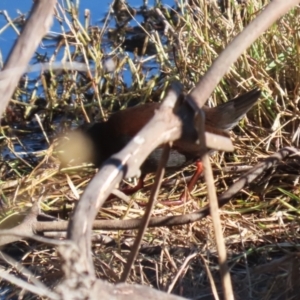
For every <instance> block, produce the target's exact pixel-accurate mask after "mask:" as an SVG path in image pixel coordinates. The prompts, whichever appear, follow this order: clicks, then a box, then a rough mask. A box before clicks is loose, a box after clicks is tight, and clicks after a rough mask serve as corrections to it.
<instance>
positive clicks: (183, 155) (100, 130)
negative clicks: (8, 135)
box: [65, 89, 261, 176]
mask: <svg viewBox="0 0 300 300" xmlns="http://www.w3.org/2000/svg"><path fill="white" fill-rule="evenodd" d="M260 94H261V93H260V91H259V90H258V89H254V90H251V91H250V92H247V93H245V94H243V95H241V96H239V97H237V98H235V99H233V100H231V101H228V102H226V103H223V104H221V105H219V106H216V107H212V108H210V107H207V106H204V107H203V110H204V112H205V127H206V128H205V130H206V131H208V132H212V133H215V131H216V130H217V131H218V132H219V131H222V132H227V131H229V130H230V129H231V128H232V127H234V126H235V125H237V123H238V122H239V120H240V119H241V118H242V117H243V116H244V115H245V114H246V113H247V112H248V110H249V109H250V108H251V107H252V106H253V105H254V104H255V103H256V102H257V100H258V98H259V96H260ZM159 106H160V104H159V103H147V104H142V105H139V106H135V107H131V108H127V109H125V110H121V111H118V112H116V113H114V114H112V115H111V116H110V118H109V119H108V121H106V122H101V123H95V124H92V125H90V126H88V127H87V128H85V129H84V130H83V133H84V136H85V138H86V142H83V143H82V144H83V146H84V147H85V150H86V149H87V148H88V147H87V144H86V143H90V147H91V149H92V156H90V157H89V158H88V160H89V162H92V163H94V164H95V166H97V167H99V166H101V164H102V163H103V162H104V161H105V160H106V159H108V158H109V157H110V156H112V155H113V154H115V153H117V152H119V151H120V150H121V149H122V148H123V147H124V146H125V145H126V144H127V142H128V141H129V140H130V139H131V138H132V137H133V136H135V135H136V134H137V133H138V132H139V130H140V129H141V128H142V127H143V126H144V125H145V124H146V123H147V122H148V121H149V120H150V119H151V118H152V117H153V115H154V112H155V110H156V109H158V108H159ZM181 117H182V118H183V119H184V128H183V132H184V133H185V132H186V133H187V135H190V136H188V137H187V136H185V137H184V138H182V139H179V140H178V141H175V142H174V144H173V148H172V150H171V153H170V156H169V160H168V163H167V166H166V167H167V169H180V168H181V167H182V166H184V165H186V164H188V163H191V162H193V161H196V160H197V159H198V158H199V154H198V153H197V152H195V150H194V149H195V148H193V150H191V149H189V147H188V145H189V143H186V140H191V141H195V140H197V136H198V133H197V131H196V130H190V129H191V128H193V126H194V120H193V113H192V109H191V108H190V107H188V106H187V105H186V108H185V110H183V116H181ZM185 128H186V129H185ZM73 148H74V147H73ZM83 151H84V150H80V151H79V153H78V154H77V155H78V156H81V155H82V152H83ZM65 152H67V151H65ZM160 153H161V148H158V149H156V150H154V151H153V152H152V153H151V154H150V156H149V157H148V158H147V159H146V161H145V162H144V164H143V165H142V167H141V173H142V176H143V175H145V174H147V173H151V172H155V170H156V168H157V165H158V161H159V159H160ZM67 155H68V152H67ZM71 156H73V155H71Z"/></svg>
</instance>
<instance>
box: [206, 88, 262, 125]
mask: <svg viewBox="0 0 300 300" xmlns="http://www.w3.org/2000/svg"><path fill="white" fill-rule="evenodd" d="M260 95H261V91H260V90H259V89H253V90H251V91H249V92H247V93H245V94H243V95H241V96H239V97H236V98H234V99H232V100H230V101H228V102H225V103H223V104H221V105H218V106H216V107H213V108H207V107H205V108H204V111H205V117H206V124H207V125H210V126H213V127H216V128H218V129H222V130H229V129H231V128H232V127H234V126H235V125H236V124H237V123H238V122H239V121H240V120H241V119H242V118H243V116H244V115H245V114H246V113H247V112H248V110H249V109H250V108H251V107H252V106H253V105H254V104H255V103H256V102H257V100H258V98H259V96H260Z"/></svg>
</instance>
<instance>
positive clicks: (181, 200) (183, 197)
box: [161, 160, 203, 206]
mask: <svg viewBox="0 0 300 300" xmlns="http://www.w3.org/2000/svg"><path fill="white" fill-rule="evenodd" d="M202 172H203V164H202V162H201V161H200V160H197V161H196V171H195V173H194V174H193V176H192V178H191V179H190V181H189V183H188V185H187V187H186V188H185V190H184V192H183V193H182V194H181V196H180V198H179V200H175V201H171V200H166V201H162V202H161V203H162V204H164V205H167V206H173V205H181V204H183V203H184V202H186V201H187V198H188V195H189V193H190V192H191V191H192V190H193V188H194V186H195V184H196V182H197V181H198V179H199V177H200V176H201V174H202Z"/></svg>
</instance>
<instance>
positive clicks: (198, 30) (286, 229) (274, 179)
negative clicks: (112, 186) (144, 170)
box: [1, 0, 300, 300]
mask: <svg viewBox="0 0 300 300" xmlns="http://www.w3.org/2000/svg"><path fill="white" fill-rule="evenodd" d="M262 2H264V1H262V0H253V1H249V3H248V4H247V5H246V6H244V7H242V6H238V5H237V6H236V7H233V16H234V18H233V21H232V22H231V21H230V20H228V19H226V18H225V17H224V16H223V15H222V14H221V13H220V12H219V11H218V10H217V9H216V8H213V7H208V6H205V5H204V4H203V3H204V1H200V0H199V1H196V0H194V1H190V5H186V6H184V7H178V9H177V10H174V9H169V8H166V7H163V6H160V9H161V11H162V12H163V13H164V14H165V16H166V18H167V20H168V22H169V23H170V26H171V28H173V29H174V32H175V34H174V33H172V31H168V32H167V34H166V35H163V34H162V32H158V31H157V30H154V28H162V26H161V23H160V22H159V21H158V20H157V16H155V14H154V12H153V10H150V11H149V12H148V15H149V19H148V22H147V23H145V24H142V25H141V24H139V25H138V29H137V28H127V27H124V28H122V30H119V31H116V30H114V29H112V28H111V27H110V26H109V24H111V22H112V19H113V18H114V16H113V15H111V14H108V15H107V19H106V23H105V24H104V26H103V27H102V28H98V27H88V26H86V25H84V24H80V21H79V20H78V17H77V15H76V13H75V10H70V11H67V12H64V11H62V10H60V9H59V10H58V14H59V16H60V17H62V18H65V19H64V21H62V24H61V29H62V35H61V36H60V38H59V39H58V40H57V43H56V47H55V51H53V54H52V55H51V56H50V57H49V58H48V59H49V60H50V61H58V60H60V59H61V57H62V56H63V59H64V60H67V61H69V60H70V61H80V62H83V63H85V64H86V65H87V66H90V68H91V72H90V73H82V72H76V71H72V72H70V71H63V72H61V73H57V72H44V73H42V74H41V76H40V78H39V79H40V80H37V81H36V82H35V83H34V85H35V86H36V87H38V90H37V91H38V92H37V91H36V90H35V89H32V85H26V82H22V83H20V86H19V88H18V89H17V90H16V92H15V95H14V96H13V99H14V101H11V104H10V107H9V108H8V110H7V113H6V116H5V118H4V120H3V122H6V125H5V126H2V134H3V136H2V140H3V142H2V143H3V144H6V145H7V147H8V148H9V149H11V151H12V152H13V151H14V150H13V145H16V144H19V143H21V141H22V139H24V137H25V139H26V138H28V136H29V135H28V132H29V134H30V135H31V134H32V126H31V125H30V122H31V123H32V122H36V119H35V118H34V113H35V114H37V115H38V116H39V118H40V119H41V123H40V124H39V125H38V123H36V124H35V125H36V126H35V128H36V127H39V128H41V127H43V128H44V130H45V134H46V135H47V137H48V138H49V141H50V144H51V146H50V147H49V149H48V150H46V151H42V152H39V153H38V154H36V155H31V156H20V155H17V159H14V160H7V159H3V162H2V167H1V178H2V182H1V196H2V197H1V198H2V203H3V206H4V208H3V209H2V212H1V214H2V216H1V218H2V220H3V222H2V225H3V226H10V225H7V224H9V223H15V222H17V221H15V220H14V219H10V218H9V216H11V218H12V217H13V216H14V215H17V216H18V215H19V214H21V213H22V212H24V211H25V210H26V207H28V206H30V203H31V202H32V201H36V200H37V199H38V198H39V197H40V195H41V193H42V192H43V191H44V190H46V194H45V197H44V199H43V201H42V204H41V207H42V209H43V211H44V212H45V213H48V214H53V215H55V216H59V217H61V218H64V219H67V218H68V215H69V212H70V211H71V210H72V208H73V206H74V203H75V202H76V201H77V200H78V195H80V194H81V193H82V192H83V190H84V188H85V187H86V185H87V184H88V182H89V180H90V179H91V177H92V176H93V174H94V173H95V170H94V169H92V168H88V167H85V168H83V167H81V168H77V169H76V168H75V169H59V162H58V160H57V159H56V157H57V155H56V153H55V150H54V151H53V149H54V148H53V147H52V146H53V145H55V137H57V136H58V135H59V134H60V133H61V132H63V131H64V130H65V128H66V127H69V126H70V125H72V126H74V125H75V126H76V124H77V125H78V124H80V123H81V122H82V120H85V121H88V120H100V119H105V118H106V117H107V116H108V115H109V114H110V113H111V112H112V111H115V110H118V109H123V108H125V107H127V106H128V105H132V104H136V103H142V102H149V101H160V100H161V99H162V98H163V96H164V91H165V88H166V87H167V85H168V83H169V82H171V81H172V80H174V79H175V78H177V79H179V80H180V81H181V82H182V83H183V84H184V86H185V90H186V91H189V90H190V89H192V88H193V86H194V84H195V82H197V81H198V80H199V79H200V78H201V76H202V74H204V73H205V71H206V70H207V69H208V68H209V66H210V65H211V63H212V62H213V60H214V59H215V58H216V57H217V56H218V54H219V53H220V52H221V51H222V49H224V47H226V44H227V43H228V42H229V41H230V40H231V39H232V38H233V37H234V36H235V35H236V34H238V33H239V32H240V30H241V29H242V28H243V27H244V26H245V25H247V24H248V23H249V22H250V21H251V20H252V19H253V18H255V16H256V15H257V14H258V13H259V11H260V9H261V8H262V5H263V4H262ZM82 9H83V8H82V7H81V8H80V10H82ZM122 12H123V14H124V15H125V17H126V16H128V13H127V10H126V8H125V9H124V11H122ZM131 13H132V11H131ZM299 13H300V11H299V7H298V8H296V9H294V10H293V11H291V12H290V13H289V14H287V15H286V16H284V17H283V18H282V19H281V20H280V21H279V22H277V23H276V24H274V25H273V26H272V28H270V29H269V30H268V31H267V32H266V33H265V34H264V35H263V36H262V37H261V38H260V39H259V40H257V41H256V42H255V43H254V44H253V45H252V46H251V48H249V49H248V50H247V51H246V52H245V53H244V54H243V55H242V57H240V58H239V60H238V61H237V62H236V63H235V65H234V66H232V68H231V70H230V71H229V72H228V73H227V75H226V76H225V77H224V78H223V80H222V81H221V82H220V84H219V86H218V87H217V88H216V90H215V93H214V94H213V95H212V98H211V99H210V103H211V104H213V105H216V104H217V103H221V102H224V101H227V99H229V98H232V97H234V96H235V95H237V94H239V93H242V92H243V91H247V90H249V89H251V88H253V87H254V86H258V87H259V88H261V90H262V91H263V96H262V97H261V99H262V101H261V102H260V103H259V104H258V105H257V106H256V107H255V108H254V109H253V110H252V111H251V112H250V113H248V115H247V118H246V119H245V120H244V121H242V122H241V124H240V125H239V126H238V127H237V128H236V129H235V130H234V132H233V133H232V139H233V141H234V145H235V148H236V150H235V152H234V153H231V154H226V155H224V154H216V155H215V156H214V157H212V163H213V167H214V169H215V174H216V175H215V183H216V187H217V189H218V192H221V191H223V190H224V189H226V188H227V187H228V186H230V184H231V183H232V182H233V181H234V180H236V179H237V178H238V177H239V175H240V174H237V173H226V172H224V171H223V169H224V167H225V166H229V165H250V166H253V165H255V163H256V162H258V161H261V160H262V159H264V158H265V157H267V156H268V155H269V154H271V153H273V152H275V151H277V150H278V149H280V148H282V147H285V146H290V145H293V146H295V147H298V148H299V99H300V98H299V97H300V89H299V82H300V62H299V57H300V53H299V51H300V50H299V49H300V48H299V26H300V25H299V24H300V22H299V21H300V20H299ZM240 16H241V17H240ZM67 19H68V20H71V19H72V20H73V21H72V22H71V23H70V26H71V28H70V27H68V26H67V22H66V20H67ZM137 30H140V31H141V32H142V33H144V36H145V37H147V38H146V39H145V40H142V45H144V46H143V49H140V50H138V51H136V54H134V55H129V54H128V53H127V52H125V50H124V47H122V40H124V38H125V33H126V32H130V31H137ZM124 32H125V33H124ZM108 38H109V42H107V41H108ZM131 43H132V41H131ZM129 44H130V43H129ZM174 46H175V47H174ZM146 50H149V51H150V52H149V53H150V54H149V55H144V56H141V57H140V56H138V55H137V53H139V54H141V53H143V52H145V51H146ZM108 58H110V59H111V60H107V59H108ZM36 59H39V60H45V57H41V56H38V55H37V57H36ZM112 61H113V62H114V64H115V67H114V71H113V72H111V73H108V72H107V70H106V69H105V68H106V67H107V64H108V62H109V63H112ZM151 68H155V69H154V71H153V70H152V69H151ZM153 74H154V75H153ZM124 77H125V79H124ZM128 81H129V82H130V84H128V85H127V84H126V83H124V82H128ZM24 98H26V100H27V103H26V104H24V102H23V100H24ZM3 124H4V123H3ZM15 124H22V131H23V132H21V130H16V129H15V127H14V126H15ZM20 127H21V126H20ZM20 127H19V128H20ZM40 132H41V131H40ZM24 151H25V152H26V145H25V149H24ZM192 168H193V167H192V166H191V167H190V168H187V169H185V170H183V171H182V172H179V173H177V174H169V175H170V177H175V178H179V179H180V178H182V177H183V175H186V174H187V173H188V174H190V169H192ZM151 180H152V179H151V178H150V177H149V178H148V182H149V183H150V182H151ZM298 181H299V165H298V164H297V163H296V162H295V161H294V160H292V159H290V160H289V161H286V162H284V163H282V164H281V165H279V166H278V167H277V168H276V169H275V170H273V171H272V172H269V173H268V174H264V176H263V177H262V178H260V180H259V181H257V182H256V183H255V184H252V185H251V186H250V187H248V188H247V189H245V190H243V191H242V192H241V193H239V194H238V195H237V196H236V197H235V199H232V201H231V202H230V203H229V204H228V205H226V206H225V207H223V210H222V222H223V227H224V236H225V239H226V246H227V249H228V254H229V258H230V259H229V265H230V267H231V275H232V279H233V285H234V291H235V293H236V299H264V300H266V299H298V298H299V294H300V291H299V287H298V277H299V275H300V274H299V258H298V257H299V253H298V248H299V238H300V235H299V212H300V202H299V199H300V198H299V184H298ZM183 188H184V185H183V184H180V185H173V186H172V187H165V188H163V190H162V191H161V194H160V199H166V198H169V199H176V198H177V197H178V196H179V195H180V194H181V192H182V190H183ZM191 196H192V198H193V200H190V201H188V202H187V203H185V204H184V205H181V206H176V207H166V206H162V205H161V204H157V206H156V207H155V210H154V212H153V214H154V215H155V216H158V215H176V214H183V213H188V212H192V211H194V210H195V209H196V208H198V207H202V206H203V205H204V204H206V203H207V199H206V188H205V183H204V182H201V181H199V182H198V184H197V186H196V188H195V189H194V191H193V192H192V195H191ZM147 197H148V192H147V191H145V190H144V191H142V192H138V193H136V194H135V195H134V196H133V198H132V202H131V204H130V205H129V206H128V205H127V204H126V203H124V202H122V201H121V200H117V199H116V200H113V201H110V202H107V203H106V204H105V207H104V208H103V210H102V211H101V212H99V218H100V219H127V218H138V217H140V216H142V215H143V212H144V207H143V206H137V205H134V203H135V200H138V202H139V203H140V202H142V201H145V202H146V201H147ZM16 212H21V213H16ZM6 219H8V220H7V221H6V222H4V220H6ZM17 219H18V217H17ZM11 220H13V221H11ZM7 222H8V223H7ZM5 224H6V225H5ZM98 234H101V235H102V234H103V235H107V234H108V235H109V238H110V239H109V243H103V242H101V243H100V242H98V241H97V236H96V237H95V242H94V247H93V251H94V255H95V256H94V257H95V264H96V270H97V274H98V276H99V277H101V278H104V279H107V280H109V281H111V282H116V281H117V280H118V278H119V276H120V273H121V272H122V270H123V266H124V262H125V260H126V256H127V253H128V251H129V250H128V247H129V246H130V245H131V244H132V243H133V239H134V237H135V231H132V230H128V231H125V232H124V231H123V232H121V231H120V232H101V231H100V232H98ZM12 249H16V251H17V253H18V254H16V255H14V256H17V257H18V258H19V259H20V258H22V262H23V263H24V265H25V266H30V267H31V268H32V269H33V270H34V272H35V274H37V275H39V276H41V278H42V279H43V280H45V281H46V282H47V283H51V284H54V283H55V282H56V280H57V279H58V278H59V277H60V276H61V273H60V270H59V261H58V257H57V256H56V253H55V250H53V249H49V248H47V247H45V246H43V245H40V244H32V243H30V244H27V243H25V242H24V243H17V244H15V245H10V246H9V247H7V251H8V252H12ZM192 254H195V255H193V256H191V255H192ZM184 262H185V263H186V265H185V267H184V268H182V269H181V266H182V265H183V263H184ZM176 275H179V276H178V278H177V281H176V282H175V284H174V287H173V288H172V289H171V292H172V293H176V294H180V295H183V296H185V297H189V298H193V299H214V297H213V296H212V286H213V282H214V284H215V285H216V288H217V290H218V291H220V282H219V276H218V264H217V258H216V250H215V241H214V236H213V231H212V224H211V221H210V218H209V217H208V218H206V219H204V220H202V221H201V222H197V223H195V224H191V225H185V226H178V227H176V228H155V229H149V230H148V231H147V233H146V235H145V237H144V246H143V251H141V253H140V255H139V257H138V259H137V261H136V264H135V268H134V269H133V270H132V273H131V276H130V280H129V281H130V282H135V283H141V284H148V285H151V286H155V287H157V288H159V289H161V290H166V291H167V290H168V288H169V287H170V285H171V284H172V283H173V280H174V278H175V277H176ZM51 276H52V277H51ZM210 276H212V277H211V280H210ZM2 284H3V286H4V282H2V283H1V285H2ZM27 296H28V299H29V298H30V296H29V295H27ZM10 298H11V299H13V297H10ZM7 299H8V298H7Z"/></svg>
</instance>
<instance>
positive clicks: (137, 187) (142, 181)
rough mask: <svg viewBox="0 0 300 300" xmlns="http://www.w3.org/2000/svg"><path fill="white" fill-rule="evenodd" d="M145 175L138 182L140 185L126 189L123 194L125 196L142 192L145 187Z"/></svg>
mask: <svg viewBox="0 0 300 300" xmlns="http://www.w3.org/2000/svg"><path fill="white" fill-rule="evenodd" d="M145 177H146V176H145V175H141V177H140V178H139V180H138V183H137V185H136V186H134V187H129V188H125V189H123V190H122V192H123V193H124V194H125V195H132V194H134V193H136V192H137V191H139V190H141V189H142V188H143V187H144V179H145Z"/></svg>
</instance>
